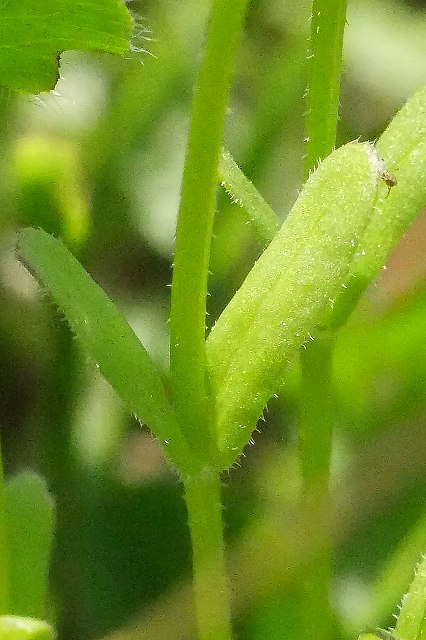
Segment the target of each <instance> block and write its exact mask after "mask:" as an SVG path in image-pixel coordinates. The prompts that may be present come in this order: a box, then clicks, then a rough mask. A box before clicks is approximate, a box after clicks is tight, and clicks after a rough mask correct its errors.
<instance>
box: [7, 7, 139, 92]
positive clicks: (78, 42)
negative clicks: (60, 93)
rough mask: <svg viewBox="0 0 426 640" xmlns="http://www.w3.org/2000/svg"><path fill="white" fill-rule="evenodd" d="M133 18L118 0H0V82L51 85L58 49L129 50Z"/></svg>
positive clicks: (32, 87)
mask: <svg viewBox="0 0 426 640" xmlns="http://www.w3.org/2000/svg"><path fill="white" fill-rule="evenodd" d="M131 32H132V19H131V17H130V14H129V12H128V10H127V8H126V6H125V4H124V3H123V2H122V0H60V2H58V0H42V1H41V2H34V0H19V1H16V0H0V85H1V86H4V87H9V88H11V89H14V90H16V91H26V92H29V93H39V92H41V91H50V90H51V89H53V88H54V86H55V84H56V82H57V80H58V78H59V54H60V53H62V52H63V51H67V50H82V51H105V52H109V53H114V54H118V55H122V54H123V53H125V52H126V51H128V50H129V40H130V36H131Z"/></svg>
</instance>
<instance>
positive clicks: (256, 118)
mask: <svg viewBox="0 0 426 640" xmlns="http://www.w3.org/2000/svg"><path fill="white" fill-rule="evenodd" d="M349 5H350V6H349V11H348V25H347V32H346V38H345V55H344V73H343V79H342V96H341V121H340V125H339V144H340V143H343V142H347V141H349V140H352V139H354V138H357V137H359V136H361V139H363V140H366V139H369V140H372V139H375V138H376V137H377V136H378V135H379V134H380V132H381V131H382V130H383V129H384V127H385V126H386V124H387V122H388V121H389V120H390V119H391V118H392V117H393V115H394V113H395V112H396V111H397V110H398V108H399V107H400V106H402V104H403V103H404V101H405V100H406V99H407V98H408V97H409V96H410V95H412V94H413V93H414V92H415V91H416V90H417V89H419V88H420V87H421V86H423V85H424V84H425V83H426V64H425V60H426V3H425V2H421V1H419V0H418V1H417V2H416V1H415V0H405V1H403V0H392V1H391V0H381V1H380V0H353V1H350V2H349ZM129 6H130V8H131V9H132V11H133V12H134V13H135V16H136V17H137V29H136V33H135V38H134V42H133V45H134V49H135V51H134V52H132V53H131V54H129V56H128V59H125V60H121V59H114V58H112V57H108V56H105V55H103V56H101V55H99V56H96V55H83V54H77V53H66V54H64V56H63V59H62V66H61V76H62V78H61V80H60V82H59V84H58V86H57V90H56V91H55V92H54V93H52V94H50V95H41V96H39V97H22V96H14V95H10V94H9V93H8V92H7V91H5V90H3V92H2V94H1V98H0V141H1V145H0V165H1V172H2V181H1V184H0V206H1V211H2V217H1V237H0V252H1V253H0V295H1V300H2V303H1V310H2V312H1V314H0V324H1V328H0V367H1V375H0V427H1V437H2V445H3V452H4V459H5V468H6V473H7V474H8V475H11V474H13V473H14V472H16V471H18V470H21V469H24V468H27V467H30V468H33V469H37V470H39V471H40V472H41V473H42V474H44V476H45V477H46V478H47V481H48V485H49V487H50V489H51V491H52V493H53V495H54V496H55V498H56V504H57V512H58V516H57V517H58V522H57V528H56V540H55V549H54V557H53V563H52V571H51V590H50V596H49V601H50V609H51V611H50V615H51V616H52V618H53V619H54V620H55V621H56V623H57V627H58V631H59V640H82V639H83V638H84V639H87V640H89V639H92V638H96V639H101V638H109V639H110V640H113V639H114V640H120V639H123V640H136V639H138V638H149V639H152V640H161V639H163V638H164V639H174V638H191V637H192V636H191V628H192V624H193V613H192V605H191V598H190V592H189V586H188V585H189V582H188V580H189V576H190V563H191V560H190V545H189V536H188V531H187V528H186V511H185V506H184V502H183V498H182V488H181V486H180V484H179V482H178V480H177V476H176V474H175V473H174V472H173V471H171V470H170V469H169V468H168V467H167V466H166V465H165V463H164V461H163V459H162V455H161V452H160V450H159V448H158V447H157V445H156V443H155V442H154V441H153V440H152V439H151V437H150V436H149V434H148V432H147V431H146V430H145V429H144V428H141V427H140V426H139V425H138V423H137V422H136V420H135V419H134V418H132V417H131V416H128V415H127V414H126V411H125V409H124V408H123V406H122V405H121V403H120V401H119V400H118V399H117V397H116V396H115V395H114V393H113V392H112V390H111V389H110V388H109V387H108V386H107V384H106V383H105V382H104V381H103V380H102V379H100V377H99V375H98V373H97V371H96V369H95V367H94V366H93V365H92V364H91V363H90V362H87V359H86V358H85V356H84V355H82V354H81V352H80V351H79V348H78V345H77V344H76V343H75V341H74V339H73V338H72V337H71V336H70V334H69V332H68V329H67V326H66V324H65V322H64V321H63V320H62V319H60V318H59V317H58V316H57V314H56V312H55V309H54V308H53V305H52V304H51V303H50V302H49V301H48V298H47V297H45V296H43V294H42V293H41V292H40V291H39V290H38V288H37V286H36V284H35V282H34V280H33V279H32V278H31V276H30V275H29V274H28V273H27V272H26V271H25V270H24V269H23V267H22V266H21V265H19V263H18V262H17V261H16V259H15V257H14V253H13V246H14V234H15V230H16V228H18V227H20V226H22V225H33V226H42V227H43V228H45V229H46V230H48V231H50V232H52V233H55V234H57V235H59V234H60V235H61V236H62V237H63V238H64V240H65V241H66V242H67V243H68V245H69V246H70V247H71V249H72V250H73V251H74V253H75V254H77V255H78V257H79V258H80V260H81V261H82V263H83V264H84V266H85V267H86V269H87V270H88V271H89V272H90V273H91V275H92V276H93V277H94V278H95V280H96V281H97V282H98V283H100V284H101V285H102V286H103V287H104V288H105V290H106V291H107V292H108V294H109V295H110V296H111V298H112V299H113V300H114V301H115V302H116V304H117V305H118V306H119V308H120V309H121V310H122V312H123V313H124V314H125V316H126V317H127V318H128V320H129V322H130V323H131V324H132V326H133V327H134V329H135V331H136V332H137V334H138V335H139V336H140V338H141V340H142V341H143V342H144V344H145V346H146V347H147V348H148V350H149V352H150V353H151V354H152V355H153V357H154V358H155V360H156V361H157V363H158V366H159V367H160V368H161V369H162V370H164V371H165V370H166V367H167V360H168V331H167V319H168V314H169V302H170V289H169V285H170V282H171V264H172V253H173V241H174V230H175V219H176V211H177V208H178V201H179V187H180V179H181V172H182V166H183V160H184V153H185V141H186V134H187V127H188V114H189V109H190V103H191V96H192V90H193V89H192V88H193V82H194V77H195V73H196V69H197V65H198V63H199V60H200V52H201V48H202V43H203V32H204V28H205V23H206V19H207V15H208V8H209V3H208V2H207V1H206V0H186V1H185V2H180V1H176V0H156V1H155V2H152V1H150V0H146V1H145V2H139V1H137V0H135V1H134V2H131V3H129ZM309 13H310V7H309V3H308V2H306V1H305V0H303V1H302V2H296V0H291V1H289V2H274V1H273V0H262V1H260V0H259V1H252V2H251V6H250V10H249V14H248V19H247V24H246V29H245V33H244V36H243V39H242V42H241V47H240V51H239V55H238V60H237V70H236V77H235V81H234V87H233V91H232V99H231V103H230V106H229V111H228V117H227V125H226V132H225V142H226V146H227V147H228V148H229V149H230V150H231V152H232V153H233V155H234V157H235V159H236V160H237V162H238V163H239V164H240V166H241V167H242V168H243V170H244V171H245V172H246V173H247V174H248V175H249V176H250V177H251V179H252V180H253V181H254V182H255V184H256V186H257V187H258V188H259V190H260V191H261V193H262V194H263V195H264V196H265V198H266V199H267V200H268V201H269V203H270V204H271V205H272V206H273V207H274V208H275V210H276V211H277V212H278V213H279V215H280V216H281V217H284V216H285V215H286V213H287V212H288V210H289V208H290V206H291V205H292V203H293V202H294V200H295V198H296V197H297V192H298V189H299V188H300V187H301V183H302V175H303V160H302V157H303V137H304V133H303V114H304V101H303V94H304V90H305V85H306V77H305V51H306V44H307V35H308V34H307V31H308V25H309V20H308V18H309ZM141 48H142V49H146V51H147V52H145V53H144V52H141V51H139V50H140V49H141ZM425 249H426V218H425V217H424V216H423V217H419V220H418V223H416V225H415V228H414V229H412V230H411V232H410V233H409V234H407V237H406V238H405V239H404V241H403V243H402V244H401V246H400V247H399V248H398V249H397V250H396V252H395V254H394V255H393V256H392V257H391V259H390V260H389V264H388V268H387V269H386V270H384V271H383V273H382V274H381V276H380V277H379V278H378V281H377V282H376V283H374V285H373V286H371V288H370V289H369V291H368V292H367V293H366V295H365V296H364V297H363V299H362V302H361V304H360V305H359V307H358V309H357V310H356V312H355V313H354V315H353V317H352V319H351V322H350V324H349V325H348V326H347V327H346V328H345V329H344V330H343V331H342V332H341V334H340V335H339V338H338V343H337V349H336V357H335V376H334V389H333V392H334V395H335V416H334V421H335V424H334V427H335V437H334V449H333V478H332V481H333V499H334V507H333V509H334V511H333V533H334V538H335V551H334V580H333V584H332V585H331V594H330V597H331V600H332V603H333V607H334V611H335V623H336V624H335V638H336V639H337V638H342V639H346V638H348V639H349V638H355V637H357V633H358V632H359V631H361V630H362V629H365V628H366V627H368V626H383V627H385V626H388V625H391V624H392V619H393V618H392V615H393V614H394V613H395V612H396V611H397V604H398V601H399V600H400V598H401V596H402V594H403V593H404V591H405V590H406V589H407V587H408V584H409V582H410V580H411V576H412V572H413V568H414V564H415V563H416V561H417V560H418V559H419V558H420V553H421V552H422V551H423V552H424V551H425V549H426V504H425V497H426V491H425V487H426V482H425V481H426V431H425V417H426V406H425V401H426V340H425V323H426V277H425V276H426V258H425ZM259 252H260V247H259V245H258V243H257V242H256V240H255V238H253V237H252V235H251V233H250V229H249V228H248V227H247V225H246V224H245V220H244V218H243V216H242V214H241V211H240V209H239V207H238V206H237V205H235V204H231V203H230V202H229V199H228V197H227V196H226V195H225V194H224V193H219V195H218V212H217V216H216V227H215V238H214V245H213V250H212V264H211V271H212V276H211V282H210V292H211V298H210V299H209V312H210V316H209V323H212V322H213V321H214V319H215V318H216V317H217V315H218V314H219V313H220V311H221V309H222V308H223V307H224V306H225V305H226V303H227V301H228V300H229V299H230V297H231V296H232V294H233V292H234V291H235V290H236V288H237V287H238V286H239V284H240V283H241V281H242V279H243V278H244V276H245V274H246V273H247V272H248V270H249V269H250V267H251V265H252V264H253V261H254V260H255V259H256V257H257V256H258V255H259ZM299 403H300V398H299V397H298V372H297V367H296V368H295V369H293V370H292V371H291V372H290V373H289V375H288V377H287V378H286V380H285V381H284V384H283V387H282V390H281V392H280V394H279V398H278V399H276V400H274V401H271V402H270V404H269V407H268V411H267V413H266V414H265V422H262V423H261V425H260V429H259V430H260V432H259V433H256V434H255V441H256V444H255V446H254V447H250V448H248V449H247V451H246V458H243V459H242V461H241V466H240V467H236V468H234V469H232V470H231V471H230V472H229V474H228V475H226V474H225V475H224V517H225V520H226V526H227V539H228V541H229V549H230V566H231V576H232V579H233V592H234V594H235V616H236V620H237V628H238V637H239V638H240V640H258V639H260V638H266V639H268V640H275V639H283V638H285V639H287V638H288V639H289V640H292V639H293V638H294V640H296V639H298V638H300V637H302V636H301V633H302V632H301V629H300V624H299V613H298V607H300V599H299V595H298V594H299V591H300V584H301V581H302V580H303V579H304V566H305V565H306V564H307V560H308V559H309V558H310V557H312V554H314V553H315V548H314V546H312V545H311V544H310V540H309V539H306V536H305V537H304V536H302V535H300V526H299V525H300V522H299V520H300V518H299V514H298V508H297V507H298V491H299V475H298V469H297V458H296V450H297V415H298V406H299Z"/></svg>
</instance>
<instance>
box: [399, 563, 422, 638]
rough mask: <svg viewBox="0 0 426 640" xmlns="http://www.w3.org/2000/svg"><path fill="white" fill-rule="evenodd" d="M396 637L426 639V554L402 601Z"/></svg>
mask: <svg viewBox="0 0 426 640" xmlns="http://www.w3.org/2000/svg"><path fill="white" fill-rule="evenodd" d="M395 636H396V637H397V638H404V640H425V639H426V554H425V555H424V556H423V558H422V560H421V562H420V564H419V566H418V567H417V570H416V575H415V576H414V580H413V582H412V583H411V586H410V590H409V591H408V593H407V595H406V596H405V597H404V599H403V601H402V606H401V611H400V613H399V616H398V622H397V624H396V627H395Z"/></svg>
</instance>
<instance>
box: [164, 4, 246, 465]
mask: <svg viewBox="0 0 426 640" xmlns="http://www.w3.org/2000/svg"><path fill="white" fill-rule="evenodd" d="M246 5H247V0H234V2H229V0H214V1H213V5H212V9H211V15H210V21H209V26H208V31H207V38H206V46H205V52H204V59H203V62H202V65H201V69H200V72H199V76H198V83H197V87H196V91H195V96H194V101H193V107H192V114H191V123H190V132H189V141H188V149H187V156H186V162H185V169H184V175H183V183H182V194H181V205H180V210H179V217H178V225H177V232H176V251H175V263H174V270H173V282H172V307H171V317H170V333H171V346H170V356H171V373H172V380H173V388H174V394H175V402H176V409H177V413H178V417H179V419H180V424H181V428H182V429H183V431H184V433H185V434H186V435H187V437H188V439H189V440H190V441H191V442H192V444H193V445H194V448H196V450H197V452H198V455H203V454H204V455H205V454H206V448H208V447H209V446H210V448H212V443H211V442H210V445H209V438H208V436H209V433H208V432H207V433H206V425H209V424H210V425H211V415H212V412H211V410H210V409H209V400H208V389H207V380H206V356H205V316H206V297H207V279H208V267H209V258H210V244H211V235H212V226H213V214H214V205H215V191H216V182H217V168H218V158H219V151H220V146H221V141H222V132H223V124H224V118H225V110H226V106H227V102H228V94H229V86H230V81H231V74H232V69H233V64H234V57H235V53H236V48H237V44H238V40H239V35H240V30H241V26H242V23H243V18H244V14H245V9H246ZM211 435H212V434H211V432H210V436H211ZM211 440H213V438H211Z"/></svg>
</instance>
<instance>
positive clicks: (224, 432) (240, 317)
mask: <svg viewBox="0 0 426 640" xmlns="http://www.w3.org/2000/svg"><path fill="white" fill-rule="evenodd" d="M381 172H382V163H381V162H380V159H379V158H378V156H377V153H376V151H375V149H374V147H373V146H372V145H370V144H368V143H365V144H359V143H351V144H349V145H346V146H344V147H342V148H340V149H338V150H337V151H336V152H334V153H333V154H332V155H331V156H329V157H328V158H327V159H326V160H325V161H324V162H323V163H322V164H321V165H320V166H319V168H318V169H317V170H316V171H315V173H314V174H313V175H312V176H311V177H310V179H309V180H308V182H307V184H306V185H305V187H304V189H303V191H302V193H301V195H300V197H299V198H298V200H297V202H296V204H295V205H294V207H293V209H292V211H291V213H290V215H289V216H288V218H287V219H286V221H285V222H284V224H283V226H282V228H281V230H280V231H279V233H278V234H277V236H276V237H275V238H274V240H273V241H272V243H271V244H270V245H269V247H268V248H267V249H266V251H265V252H264V253H263V255H262V256H261V257H260V259H259V261H258V262H257V263H256V265H255V266H254V267H253V269H252V271H251V272H250V273H249V275H248V276H247V278H246V280H245V282H244V283H243V285H242V287H241V288H240V290H239V291H238V292H237V293H236V294H235V296H234V298H233V299H232V300H231V302H230V303H229V305H228V306H227V308H226V309H225V311H224V312H223V313H222V315H221V317H220V318H219V320H218V322H217V323H216V325H215V326H214V327H213V330H212V332H211V334H210V336H209V338H208V340H207V356H208V360H209V364H210V373H211V379H212V388H213V392H214V394H215V398H216V420H217V429H218V441H219V448H220V450H221V452H222V455H223V459H222V461H221V463H222V465H223V466H228V465H229V464H231V463H232V462H233V461H234V460H235V459H236V458H237V457H238V455H239V453H240V452H241V449H242V447H243V446H244V445H245V444H246V443H247V441H248V440H249V438H250V435H251V432H252V430H253V429H254V427H255V425H256V421H257V420H258V418H259V416H260V414H261V412H262V410H263V408H264V407H265V405H266V403H267V401H268V400H269V398H270V397H271V396H272V395H273V393H274V392H275V391H276V390H277V388H278V387H279V385H280V380H281V377H282V374H283V373H284V371H285V369H286V368H287V366H288V364H289V363H290V362H291V361H292V360H293V359H294V357H295V356H296V354H297V353H298V350H299V349H300V347H301V346H302V345H303V344H304V343H305V342H306V341H307V340H311V339H313V338H314V336H315V331H316V327H317V324H318V323H319V322H321V318H322V315H323V314H324V311H325V309H327V308H329V307H330V306H332V305H333V302H334V300H335V298H336V297H337V295H338V293H339V291H340V290H341V288H342V287H344V286H345V277H346V275H347V272H348V270H349V266H350V264H351V262H352V259H353V256H354V253H355V251H356V247H357V245H358V243H359V241H360V239H361V237H362V235H363V233H364V231H365V228H366V226H367V224H368V222H369V220H370V218H371V216H372V214H373V211H374V206H375V203H376V200H377V195H378V185H379V183H380V181H381V178H380V176H381Z"/></svg>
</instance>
